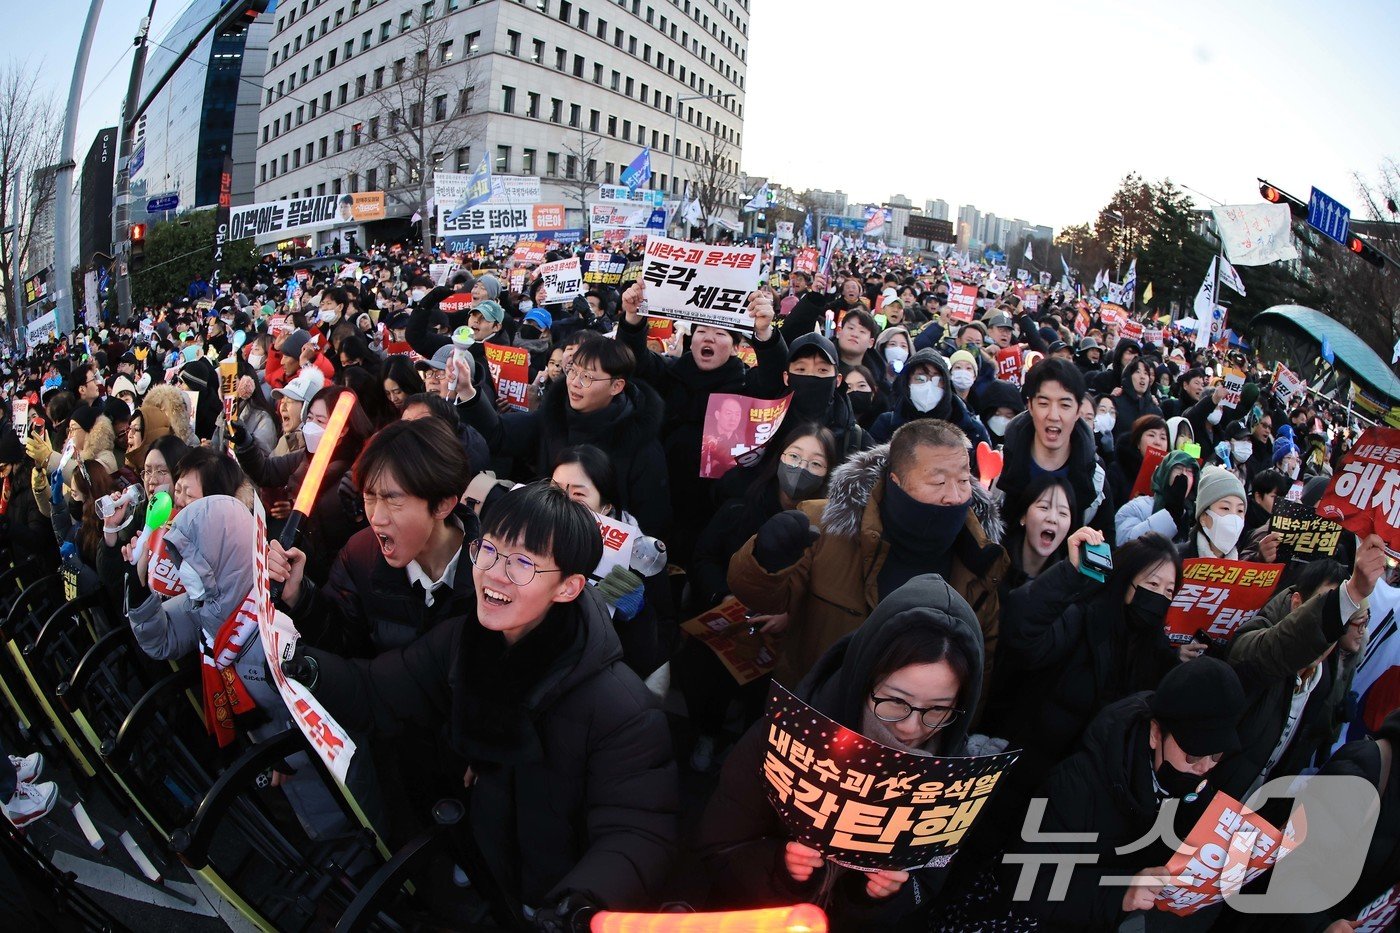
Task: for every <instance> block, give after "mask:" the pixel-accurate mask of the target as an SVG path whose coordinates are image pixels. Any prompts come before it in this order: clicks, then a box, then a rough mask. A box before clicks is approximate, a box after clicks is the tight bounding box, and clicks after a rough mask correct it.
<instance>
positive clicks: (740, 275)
mask: <svg viewBox="0 0 1400 933" xmlns="http://www.w3.org/2000/svg"><path fill="white" fill-rule="evenodd" d="M761 256H762V250H757V249H751V248H750V247H747V246H706V245H704V244H700V243H688V242H685V241H684V240H671V239H667V238H666V237H659V236H649V237H647V242H646V257H645V260H644V262H643V265H642V278H643V279H644V280H645V281H646V299H645V300H644V301H643V303H642V313H643V314H646V315H650V316H653V317H669V318H673V319H675V320H678V321H690V322H691V323H693V324H707V325H710V326H711V327H724V328H728V329H730V330H737V331H741V332H743V333H745V334H751V333H753V318H752V317H750V316H749V312H748V305H747V300H748V296H749V293H750V292H752V291H753V290H754V286H755V285H756V284H757V281H758V266H759V259H760V257H761Z"/></svg>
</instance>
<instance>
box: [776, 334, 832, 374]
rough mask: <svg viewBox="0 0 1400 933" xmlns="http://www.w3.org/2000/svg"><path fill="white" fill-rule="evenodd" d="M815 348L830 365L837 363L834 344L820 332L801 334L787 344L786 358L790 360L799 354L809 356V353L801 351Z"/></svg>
mask: <svg viewBox="0 0 1400 933" xmlns="http://www.w3.org/2000/svg"><path fill="white" fill-rule="evenodd" d="M809 349H815V350H816V352H817V353H818V354H820V355H821V356H823V357H825V358H826V361H827V362H828V363H830V364H831V365H832V366H835V365H837V363H838V361H839V359H840V358H839V357H838V356H837V355H836V346H835V344H833V343H832V342H831V341H830V340H827V339H826V338H825V337H823V336H822V335H821V334H803V335H802V336H801V337H798V338H797V339H796V340H794V341H793V342H792V343H791V344H790V345H789V346H788V360H789V361H792V360H795V359H797V358H798V357H799V356H810V355H811V354H810V353H804V352H803V351H805V350H809Z"/></svg>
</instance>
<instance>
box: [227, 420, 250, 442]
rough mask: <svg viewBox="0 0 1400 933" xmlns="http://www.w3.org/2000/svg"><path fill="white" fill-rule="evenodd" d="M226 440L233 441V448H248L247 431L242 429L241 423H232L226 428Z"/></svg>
mask: <svg viewBox="0 0 1400 933" xmlns="http://www.w3.org/2000/svg"><path fill="white" fill-rule="evenodd" d="M227 433H228V439H229V440H231V441H233V446H235V447H247V446H248V429H247V428H245V427H243V422H241V421H234V422H231V423H229V424H228V426H227Z"/></svg>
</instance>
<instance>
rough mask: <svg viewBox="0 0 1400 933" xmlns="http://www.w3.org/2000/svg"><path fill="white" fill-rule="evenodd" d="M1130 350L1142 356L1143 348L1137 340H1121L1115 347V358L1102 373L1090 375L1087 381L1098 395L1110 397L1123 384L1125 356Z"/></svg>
mask: <svg viewBox="0 0 1400 933" xmlns="http://www.w3.org/2000/svg"><path fill="white" fill-rule="evenodd" d="M1129 350H1132V351H1133V352H1134V353H1137V354H1141V353H1142V347H1140V346H1139V345H1138V342H1137V341H1136V340H1119V341H1118V342H1117V343H1116V344H1114V345H1113V357H1112V361H1111V362H1110V363H1109V365H1107V366H1105V367H1104V368H1103V370H1102V371H1101V372H1097V373H1089V374H1088V375H1087V376H1086V380H1085V381H1087V382H1088V383H1089V388H1090V389H1092V390H1093V391H1094V392H1095V393H1096V394H1098V395H1110V394H1112V392H1113V390H1114V389H1116V388H1118V387H1119V386H1120V385H1122V384H1123V355H1124V354H1125V353H1127V352H1128V351H1129Z"/></svg>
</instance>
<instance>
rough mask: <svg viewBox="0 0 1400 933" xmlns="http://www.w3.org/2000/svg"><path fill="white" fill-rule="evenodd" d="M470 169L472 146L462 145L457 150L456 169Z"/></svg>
mask: <svg viewBox="0 0 1400 933" xmlns="http://www.w3.org/2000/svg"><path fill="white" fill-rule="evenodd" d="M471 170H472V147H471V146H462V147H460V148H458V150H457V171H459V172H470V171H471Z"/></svg>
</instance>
